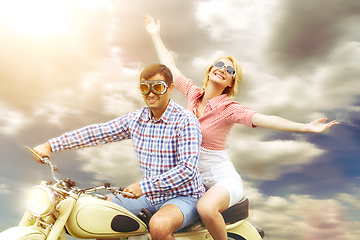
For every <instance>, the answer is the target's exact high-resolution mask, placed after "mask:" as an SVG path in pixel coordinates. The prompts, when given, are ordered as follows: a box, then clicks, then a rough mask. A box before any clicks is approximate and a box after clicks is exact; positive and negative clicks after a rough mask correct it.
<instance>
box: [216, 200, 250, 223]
mask: <svg viewBox="0 0 360 240" xmlns="http://www.w3.org/2000/svg"><path fill="white" fill-rule="evenodd" d="M221 215H222V216H223V218H224V220H225V223H232V222H237V221H240V220H243V219H245V218H247V217H248V216H249V199H248V198H243V199H241V200H240V202H238V203H236V204H235V205H233V206H231V207H229V208H228V209H226V210H225V211H224V212H222V213H221Z"/></svg>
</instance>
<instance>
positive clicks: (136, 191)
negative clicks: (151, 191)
mask: <svg viewBox="0 0 360 240" xmlns="http://www.w3.org/2000/svg"><path fill="white" fill-rule="evenodd" d="M124 192H128V193H132V194H133V195H134V196H135V197H129V196H127V195H125V194H123V195H122V196H123V197H124V198H133V199H138V198H139V197H141V196H142V195H143V194H142V192H141V188H140V183H133V184H130V185H129V186H127V187H126V188H125V189H124Z"/></svg>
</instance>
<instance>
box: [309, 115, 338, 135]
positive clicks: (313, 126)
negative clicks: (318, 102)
mask: <svg viewBox="0 0 360 240" xmlns="http://www.w3.org/2000/svg"><path fill="white" fill-rule="evenodd" d="M326 120H327V118H320V119H317V120H315V121H312V122H311V123H309V124H308V126H307V127H306V130H307V132H313V133H321V132H325V131H326V130H327V129H329V128H330V127H332V126H334V125H337V124H339V123H338V122H337V121H335V120H334V121H331V122H328V123H323V122H325V121H326Z"/></svg>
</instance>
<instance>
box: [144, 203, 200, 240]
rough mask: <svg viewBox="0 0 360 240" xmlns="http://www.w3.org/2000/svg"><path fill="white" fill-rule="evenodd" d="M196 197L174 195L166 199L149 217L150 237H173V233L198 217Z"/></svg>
mask: <svg viewBox="0 0 360 240" xmlns="http://www.w3.org/2000/svg"><path fill="white" fill-rule="evenodd" d="M197 201H198V200H197V199H194V198H192V197H184V196H180V197H176V198H173V199H171V200H168V201H166V202H165V203H164V204H162V206H161V208H160V209H159V210H158V211H157V212H156V213H155V214H154V215H153V217H152V218H151V219H150V223H149V225H150V234H151V237H152V239H155V240H156V239H165V240H167V239H174V237H173V236H172V235H173V233H174V232H175V231H177V230H179V229H181V228H184V227H186V226H188V225H189V224H191V223H193V222H194V221H195V220H196V219H198V218H199V215H198V213H197V211H196V204H197Z"/></svg>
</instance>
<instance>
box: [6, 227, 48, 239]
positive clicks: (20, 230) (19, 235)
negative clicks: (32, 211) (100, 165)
mask: <svg viewBox="0 0 360 240" xmlns="http://www.w3.org/2000/svg"><path fill="white" fill-rule="evenodd" d="M0 240H45V235H44V234H43V233H42V232H39V231H36V230H34V229H31V228H29V227H13V228H9V229H8V230H6V231H4V232H2V233H0Z"/></svg>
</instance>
